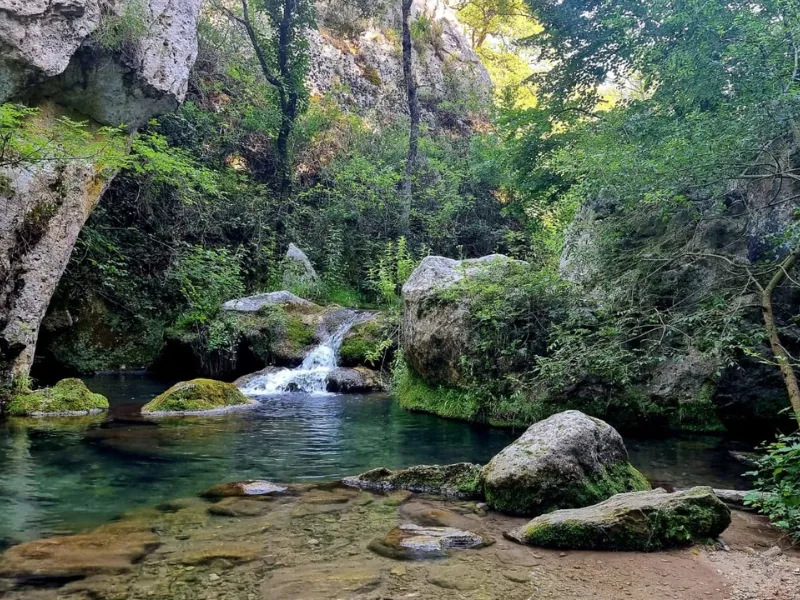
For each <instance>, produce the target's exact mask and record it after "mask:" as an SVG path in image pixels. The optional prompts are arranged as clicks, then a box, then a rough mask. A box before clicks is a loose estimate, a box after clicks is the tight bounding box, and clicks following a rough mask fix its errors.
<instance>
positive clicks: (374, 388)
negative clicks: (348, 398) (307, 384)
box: [327, 367, 383, 394]
mask: <svg viewBox="0 0 800 600" xmlns="http://www.w3.org/2000/svg"><path fill="white" fill-rule="evenodd" d="M327 387H328V391H329V392H333V393H334V394H366V393H369V392H380V391H382V390H383V386H382V385H381V381H380V375H379V374H378V373H377V372H375V371H373V370H371V369H367V368H366V367H356V368H353V369H347V368H343V367H340V368H338V369H334V370H333V371H331V372H330V373H329V374H328V381H327Z"/></svg>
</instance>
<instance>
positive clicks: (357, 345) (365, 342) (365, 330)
mask: <svg viewBox="0 0 800 600" xmlns="http://www.w3.org/2000/svg"><path fill="white" fill-rule="evenodd" d="M385 320H386V319H384V318H383V317H380V316H379V317H377V318H374V319H370V320H368V321H364V322H362V323H356V324H355V325H354V326H353V328H352V329H351V330H350V331H349V332H348V333H347V335H346V336H345V338H344V341H343V342H342V347H341V348H340V350H339V364H340V365H342V366H343V367H358V366H362V365H366V366H370V367H380V365H381V363H382V362H385V360H390V359H391V356H390V354H391V352H392V350H393V348H394V342H393V341H391V340H389V336H388V335H387V333H386V332H385V331H384V326H385V325H387V323H384V321H385Z"/></svg>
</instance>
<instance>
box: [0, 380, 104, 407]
mask: <svg viewBox="0 0 800 600" xmlns="http://www.w3.org/2000/svg"><path fill="white" fill-rule="evenodd" d="M101 410H108V400H107V399H106V398H105V397H104V396H101V395H100V394H93V393H92V392H91V391H89V388H87V387H86V385H85V384H84V383H83V382H82V381H81V380H80V379H64V380H62V381H59V382H58V383H57V384H56V385H54V386H53V387H51V388H45V389H41V390H36V391H35V392H33V391H18V392H17V393H15V394H14V395H13V396H12V397H11V402H10V403H9V405H8V413H9V414H10V415H12V416H26V415H40V414H70V413H82V414H88V413H91V412H95V411H101Z"/></svg>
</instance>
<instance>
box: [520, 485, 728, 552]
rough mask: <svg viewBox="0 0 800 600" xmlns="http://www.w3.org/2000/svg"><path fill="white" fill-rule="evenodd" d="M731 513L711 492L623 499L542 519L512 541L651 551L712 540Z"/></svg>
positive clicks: (659, 491)
mask: <svg viewBox="0 0 800 600" xmlns="http://www.w3.org/2000/svg"><path fill="white" fill-rule="evenodd" d="M730 522H731V513H730V510H729V509H728V507H727V506H725V504H723V503H722V502H721V501H720V500H719V499H718V498H717V497H716V495H715V494H714V490H712V489H711V488H704V487H698V488H693V489H691V490H686V491H682V492H675V493H674V494H668V493H667V492H665V491H664V490H662V489H657V490H653V491H649V492H636V493H629V494H619V495H617V496H614V497H613V498H610V499H609V500H606V501H605V502H602V503H600V504H597V505H595V506H589V507H586V508H580V509H572V510H558V511H556V512H553V513H550V514H547V515H542V516H540V517H537V518H535V519H534V520H533V521H531V522H530V523H528V524H527V525H524V526H522V527H520V528H518V529H515V530H513V531H511V532H510V533H509V534H508V536H509V537H510V538H512V539H514V540H517V541H519V542H521V543H524V544H531V545H535V546H544V547H546V548H557V549H563V550H634V551H635V550H638V551H645V552H647V551H652V550H662V549H664V548H672V547H675V546H683V545H687V544H691V543H693V542H698V541H705V540H708V539H714V538H716V537H717V536H718V535H719V534H721V533H722V532H723V531H725V529H727V527H728V525H730Z"/></svg>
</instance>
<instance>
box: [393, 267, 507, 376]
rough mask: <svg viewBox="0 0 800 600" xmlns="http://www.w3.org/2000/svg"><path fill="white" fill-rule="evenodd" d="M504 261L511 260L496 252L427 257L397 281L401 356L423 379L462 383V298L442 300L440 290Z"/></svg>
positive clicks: (466, 336) (465, 330) (465, 340)
mask: <svg viewBox="0 0 800 600" xmlns="http://www.w3.org/2000/svg"><path fill="white" fill-rule="evenodd" d="M509 262H517V261H513V260H512V259H510V258H508V257H507V256H503V255H502V254H493V255H491V256H484V257H483V258H476V259H470V260H453V259H451V258H444V257H442V256H429V257H427V258H425V259H423V261H422V262H421V263H420V265H419V267H417V268H416V270H415V271H414V272H413V273H412V274H411V277H409V279H408V281H407V282H406V283H405V285H404V286H403V324H402V326H403V357H404V358H405V360H406V362H408V364H409V365H410V366H411V367H412V368H413V369H414V371H415V372H416V373H417V374H418V375H420V376H421V377H422V378H423V379H424V380H425V381H426V382H427V383H428V384H431V385H437V384H443V385H449V386H457V385H459V384H460V383H462V382H463V381H462V379H463V377H462V376H463V374H462V372H461V357H462V356H464V355H465V354H467V349H468V348H469V345H470V328H469V326H468V324H467V317H468V316H469V312H468V308H469V306H468V303H467V299H463V300H459V299H456V300H448V301H447V302H443V301H441V299H440V297H439V296H440V294H441V293H442V292H445V291H446V290H447V289H449V288H451V287H453V286H454V285H455V284H457V283H459V282H460V281H462V280H464V279H465V278H468V277H473V276H475V275H479V274H481V273H484V272H485V271H486V270H487V269H490V268H497V267H502V265H503V264H504V263H509Z"/></svg>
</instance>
